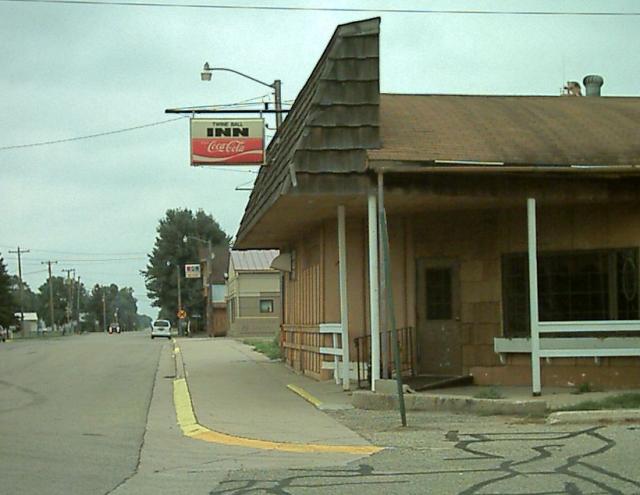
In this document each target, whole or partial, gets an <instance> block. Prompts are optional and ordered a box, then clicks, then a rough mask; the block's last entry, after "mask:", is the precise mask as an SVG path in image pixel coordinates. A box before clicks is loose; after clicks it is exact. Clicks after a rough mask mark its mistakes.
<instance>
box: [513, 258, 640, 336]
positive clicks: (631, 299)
mask: <svg viewBox="0 0 640 495" xmlns="http://www.w3.org/2000/svg"><path fill="white" fill-rule="evenodd" d="M638 276H639V275H638V251H637V249H610V250H598V251H573V252H560V253H539V254H538V306H539V310H540V321H584V320H635V319H638V317H639V314H638V312H639V306H638ZM502 301H503V323H504V335H505V336H507V337H522V336H528V335H530V326H529V273H528V263H527V255H526V254H512V255H505V256H503V258H502Z"/></svg>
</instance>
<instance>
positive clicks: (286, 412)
mask: <svg viewBox="0 0 640 495" xmlns="http://www.w3.org/2000/svg"><path fill="white" fill-rule="evenodd" d="M177 346H179V348H180V353H181V357H182V360H183V362H184V367H185V372H186V380H187V383H188V386H189V390H190V393H191V398H192V402H193V409H194V412H195V414H196V417H197V419H198V422H199V423H200V424H201V425H203V426H206V427H208V428H211V429H212V430H215V431H218V432H223V433H227V434H230V435H237V436H240V437H244V438H253V439H261V440H269V441H275V442H295V443H316V444H317V443H320V444H329V445H353V446H367V445H369V443H368V442H367V441H366V440H364V439H363V438H362V437H360V436H359V435H358V434H356V433H354V432H353V431H352V430H350V429H348V428H347V427H345V426H343V425H342V424H340V423H338V422H337V421H336V420H334V419H333V418H331V417H329V416H327V415H326V414H324V413H323V412H321V411H319V410H318V409H317V408H315V407H313V406H312V405H310V404H309V403H308V402H306V401H305V400H304V399H303V398H301V397H300V396H298V395H296V394H295V393H293V392H292V391H291V390H290V389H288V388H287V385H289V384H291V383H294V382H299V378H300V377H297V376H296V375H295V374H294V373H292V372H290V371H289V370H287V369H286V368H285V367H284V366H283V365H282V363H280V362H277V361H270V360H269V359H267V358H266V357H265V356H263V355H262V354H259V353H257V352H255V351H253V350H252V349H251V348H250V347H249V346H247V345H245V344H242V343H240V342H237V341H235V340H232V339H179V340H178V341H177ZM302 378H304V377H302ZM305 380H306V379H305ZM320 385H321V386H322V385H326V384H320Z"/></svg>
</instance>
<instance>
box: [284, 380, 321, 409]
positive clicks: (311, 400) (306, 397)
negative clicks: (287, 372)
mask: <svg viewBox="0 0 640 495" xmlns="http://www.w3.org/2000/svg"><path fill="white" fill-rule="evenodd" d="M287 388H288V389H289V390H291V391H292V392H295V393H296V394H298V395H299V396H300V397H302V398H303V399H304V400H306V401H307V402H309V403H310V404H313V405H314V406H315V407H316V408H318V409H320V406H321V405H322V402H320V399H318V398H317V397H314V396H313V395H311V394H310V393H309V392H307V391H306V390H305V389H303V388H302V387H298V386H297V385H293V384H291V383H290V384H289V385H287Z"/></svg>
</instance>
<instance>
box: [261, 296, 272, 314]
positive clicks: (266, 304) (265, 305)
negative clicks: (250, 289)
mask: <svg viewBox="0 0 640 495" xmlns="http://www.w3.org/2000/svg"><path fill="white" fill-rule="evenodd" d="M260 312H261V313H273V299H260Z"/></svg>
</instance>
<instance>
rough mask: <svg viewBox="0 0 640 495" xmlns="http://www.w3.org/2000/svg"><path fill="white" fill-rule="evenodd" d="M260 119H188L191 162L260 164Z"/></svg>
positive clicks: (200, 163)
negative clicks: (189, 120)
mask: <svg viewBox="0 0 640 495" xmlns="http://www.w3.org/2000/svg"><path fill="white" fill-rule="evenodd" d="M263 161H264V119H243V120H238V119H191V165H262V163H263Z"/></svg>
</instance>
